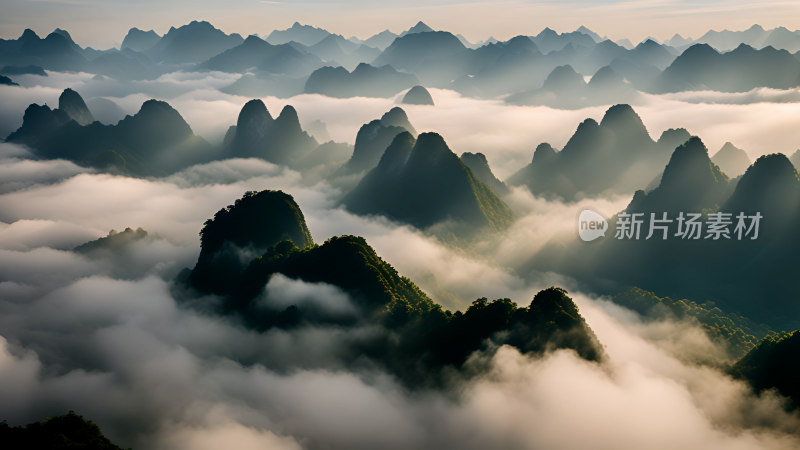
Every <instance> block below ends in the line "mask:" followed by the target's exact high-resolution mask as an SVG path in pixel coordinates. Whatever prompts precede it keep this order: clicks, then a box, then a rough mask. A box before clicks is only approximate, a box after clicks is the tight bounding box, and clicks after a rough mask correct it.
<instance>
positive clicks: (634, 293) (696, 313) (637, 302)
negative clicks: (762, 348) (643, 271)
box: [611, 288, 784, 360]
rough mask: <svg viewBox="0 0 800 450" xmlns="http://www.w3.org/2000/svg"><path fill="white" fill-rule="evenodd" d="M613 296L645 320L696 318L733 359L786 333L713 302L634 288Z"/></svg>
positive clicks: (691, 319) (614, 300) (615, 300)
mask: <svg viewBox="0 0 800 450" xmlns="http://www.w3.org/2000/svg"><path fill="white" fill-rule="evenodd" d="M611 300H612V301H613V302H614V303H616V304H618V305H620V306H624V307H625V308H628V309H630V310H632V311H636V312H637V313H638V314H640V315H641V317H642V318H643V319H644V320H647V321H657V320H665V319H671V320H690V321H696V323H698V324H699V325H700V326H701V327H702V329H703V330H704V331H705V332H706V334H707V335H708V336H709V337H710V338H711V339H712V340H714V341H715V342H718V343H722V344H724V345H725V349H726V351H727V355H728V357H729V358H730V359H731V360H737V359H739V358H742V357H743V356H744V355H746V354H747V353H748V352H749V351H750V350H752V349H753V348H755V347H756V346H757V345H758V343H759V342H760V341H761V340H762V339H765V338H767V337H772V338H776V339H777V338H780V337H781V336H783V335H784V333H778V332H775V331H773V330H772V329H771V328H770V327H769V326H767V325H764V324H760V323H757V322H754V321H753V320H750V319H748V318H747V317H745V316H743V315H741V314H737V313H732V312H727V311H723V310H721V309H720V308H719V307H717V306H716V305H715V304H713V303H708V302H706V303H698V302H696V301H694V300H690V299H686V298H680V299H678V298H670V297H659V296H657V295H656V294H654V293H653V292H650V291H646V290H644V289H640V288H630V289H626V290H623V291H621V292H618V293H615V294H614V295H613V296H612V297H611Z"/></svg>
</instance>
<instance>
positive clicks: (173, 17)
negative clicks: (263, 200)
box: [0, 0, 800, 48]
mask: <svg viewBox="0 0 800 450" xmlns="http://www.w3.org/2000/svg"><path fill="white" fill-rule="evenodd" d="M192 20H208V21H210V22H211V23H213V24H214V25H215V26H217V27H218V28H221V29H223V30H224V31H225V32H228V33H234V32H236V33H240V34H242V35H243V36H244V35H248V34H254V33H255V34H259V35H266V34H268V33H269V32H270V31H272V30H273V29H283V28H287V27H289V26H291V24H292V23H294V22H295V21H299V22H300V23H304V24H310V25H314V26H318V27H323V28H326V29H327V30H329V31H332V32H335V33H339V34H343V35H345V36H353V35H355V36H358V37H361V38H366V37H369V36H371V35H372V34H375V33H377V32H380V31H382V30H384V29H390V30H392V31H394V32H400V31H402V30H404V29H407V28H409V27H410V26H412V25H413V24H415V23H416V22H417V21H418V20H422V21H424V22H425V23H427V24H428V25H430V26H431V27H433V28H434V29H441V30H447V31H450V32H452V33H461V34H463V35H464V36H466V37H467V38H469V39H470V40H472V41H478V40H484V39H486V38H488V37H490V36H494V37H495V38H498V39H507V38H510V37H512V36H515V35H519V34H527V35H532V34H537V33H538V32H539V31H541V30H542V29H543V28H544V27H550V28H553V29H555V30H556V31H559V32H564V31H572V30H574V29H576V28H578V27H579V26H580V25H585V26H587V27H588V28H590V29H592V30H594V31H595V32H597V33H598V34H600V35H601V36H607V37H610V38H612V39H614V40H618V39H622V38H628V39H630V40H631V41H632V42H634V43H636V42H639V41H641V40H642V39H644V38H646V37H648V36H653V37H655V38H658V39H660V40H663V39H667V38H669V37H671V36H672V35H673V34H675V33H680V34H681V35H683V36H685V37H687V36H691V37H695V38H696V37H699V36H700V35H702V34H703V33H705V32H706V31H707V30H709V29H730V30H743V29H746V28H749V27H750V26H751V25H753V24H754V23H758V24H760V25H761V26H763V27H764V28H774V27H776V26H785V27H787V28H789V29H791V30H794V29H797V28H800V2H798V1H773V0H767V1H758V0H754V1H744V0H732V1H721V0H719V1H713V0H712V1H703V2H700V1H687V0H654V1H644V0H563V1H557V0H545V1H526V0H501V1H484V0H474V1H473V0H444V1H425V0H405V1H402V2H400V1H396V0H384V1H380V2H378V1H366V0H292V1H290V0H228V1H225V2H220V1H212V0H174V1H169V2H167V1H158V0H0V38H4V39H10V38H17V37H18V36H19V35H20V34H22V31H23V30H24V29H25V28H32V29H33V30H34V31H36V32H37V33H38V34H39V35H41V36H44V35H47V34H48V33H50V32H51V31H52V30H53V29H54V28H56V27H60V28H64V29H66V30H67V31H69V32H70V34H71V35H72V36H73V38H74V39H75V40H76V41H77V42H78V43H79V44H81V45H83V46H87V45H89V46H93V47H96V48H107V47H111V46H119V44H120V43H121V42H122V39H123V37H124V36H125V33H126V32H127V30H128V29H129V28H131V27H138V28H142V29H155V30H156V32H158V33H159V34H164V33H165V32H166V31H167V30H168V29H169V27H170V26H173V25H174V26H180V25H184V24H186V23H188V22H190V21H192Z"/></svg>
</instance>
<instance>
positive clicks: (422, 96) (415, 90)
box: [401, 85, 434, 105]
mask: <svg viewBox="0 0 800 450" xmlns="http://www.w3.org/2000/svg"><path fill="white" fill-rule="evenodd" d="M401 103H404V104H407V105H433V104H434V103H433V97H431V93H430V92H428V90H427V89H425V88H424V87H422V86H420V85H416V86H414V87H412V88H411V89H409V90H408V92H406V95H404V96H403V100H402V101H401Z"/></svg>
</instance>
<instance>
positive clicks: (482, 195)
mask: <svg viewBox="0 0 800 450" xmlns="http://www.w3.org/2000/svg"><path fill="white" fill-rule="evenodd" d="M343 203H344V204H345V206H346V207H347V208H348V209H349V210H351V211H353V212H355V213H358V214H381V215H384V216H386V217H388V218H390V219H393V220H397V221H400V222H404V223H409V224H411V225H414V226H416V227H417V228H420V229H426V228H431V227H434V226H435V225H442V224H444V225H443V226H444V227H445V229H446V233H453V234H455V235H456V236H459V235H461V236H464V235H468V234H469V233H471V232H474V231H477V230H480V229H490V230H495V231H496V230H502V229H504V228H506V227H507V226H508V225H510V223H511V221H512V214H511V210H510V209H509V208H508V206H506V204H505V203H503V201H502V200H500V198H499V197H498V196H497V194H495V193H494V192H493V191H492V190H491V189H490V188H489V187H488V186H486V184H484V183H483V182H482V181H480V180H479V179H478V177H476V176H475V175H474V174H473V173H472V171H470V170H469V169H468V168H467V167H466V166H465V165H464V163H462V162H461V160H460V159H459V158H458V156H456V155H455V153H453V152H452V151H451V150H450V149H449V148H448V147H447V144H446V143H445V142H444V139H442V137H441V136H439V135H438V134H436V133H423V134H421V135H420V136H419V139H418V140H417V141H416V142H415V141H414V138H413V136H412V135H411V134H410V133H408V132H405V133H402V134H399V135H397V136H396V137H395V138H394V140H393V141H392V144H391V145H390V146H389V147H388V148H387V149H386V151H385V152H384V154H383V157H382V158H381V161H380V163H379V164H378V166H377V167H376V168H375V169H373V170H372V171H370V172H369V173H368V174H367V175H366V176H365V177H364V179H363V180H362V181H361V182H360V183H359V185H358V186H357V187H356V188H355V189H354V190H353V191H352V192H350V193H349V194H348V195H347V196H346V197H345V199H344V201H343Z"/></svg>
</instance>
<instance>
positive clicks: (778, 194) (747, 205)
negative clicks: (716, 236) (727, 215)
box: [726, 153, 800, 226]
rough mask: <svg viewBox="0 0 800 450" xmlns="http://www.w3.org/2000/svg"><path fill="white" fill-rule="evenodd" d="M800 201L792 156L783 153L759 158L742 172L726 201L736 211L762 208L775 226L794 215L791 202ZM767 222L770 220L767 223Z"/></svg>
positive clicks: (727, 205) (799, 181)
mask: <svg viewBox="0 0 800 450" xmlns="http://www.w3.org/2000/svg"><path fill="white" fill-rule="evenodd" d="M798 201H800V179H798V174H797V170H796V169H795V167H794V165H792V163H791V161H789V158H787V157H786V155H784V154H782V153H773V154H769V155H764V156H761V157H759V158H758V159H756V161H755V162H754V163H753V165H752V166H750V167H749V168H748V169H747V171H746V172H745V173H744V175H742V178H741V179H740V180H739V183H737V184H736V189H735V190H734V191H733V195H731V197H730V199H729V200H728V202H727V204H726V209H730V210H732V211H744V212H749V213H753V212H756V211H758V212H761V213H762V214H763V215H764V217H765V218H767V217H768V218H769V220H770V223H771V224H772V226H775V225H777V224H779V223H782V222H785V220H782V219H781V218H783V219H785V218H786V216H791V215H792V212H791V211H792V209H791V208H790V207H788V206H789V205H796V204H797V202H798ZM765 225H766V224H765Z"/></svg>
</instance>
